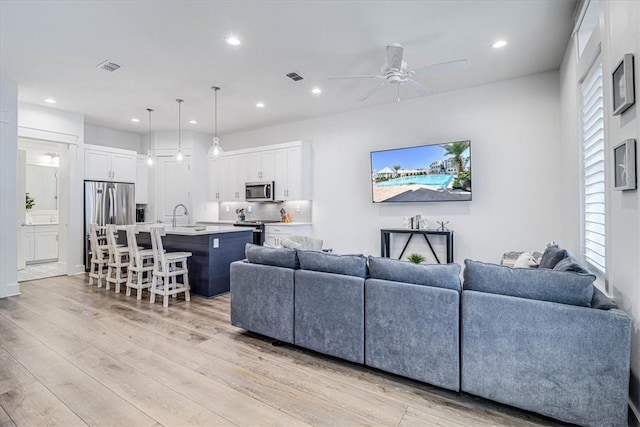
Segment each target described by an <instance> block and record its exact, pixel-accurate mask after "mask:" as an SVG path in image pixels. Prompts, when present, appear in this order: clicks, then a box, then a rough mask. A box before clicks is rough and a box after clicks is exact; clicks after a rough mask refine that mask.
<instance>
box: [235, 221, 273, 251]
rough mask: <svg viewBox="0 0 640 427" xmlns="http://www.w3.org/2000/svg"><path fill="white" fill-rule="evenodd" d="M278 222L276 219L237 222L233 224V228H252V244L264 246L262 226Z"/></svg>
mask: <svg viewBox="0 0 640 427" xmlns="http://www.w3.org/2000/svg"><path fill="white" fill-rule="evenodd" d="M276 222H280V221H278V220H277V219H252V220H248V221H237V222H236V223H235V224H233V225H234V226H235V227H252V228H253V244H254V245H261V246H262V245H264V225H265V224H273V223H276Z"/></svg>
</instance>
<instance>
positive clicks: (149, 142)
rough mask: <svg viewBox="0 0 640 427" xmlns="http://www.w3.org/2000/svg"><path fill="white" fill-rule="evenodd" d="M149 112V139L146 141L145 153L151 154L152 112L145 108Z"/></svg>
mask: <svg viewBox="0 0 640 427" xmlns="http://www.w3.org/2000/svg"><path fill="white" fill-rule="evenodd" d="M147 111H148V112H149V139H148V148H147V151H148V152H151V112H152V111H153V110H152V109H151V108H147Z"/></svg>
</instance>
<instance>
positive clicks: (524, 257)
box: [513, 252, 538, 268]
mask: <svg viewBox="0 0 640 427" xmlns="http://www.w3.org/2000/svg"><path fill="white" fill-rule="evenodd" d="M537 266H538V263H537V262H536V259H535V258H534V256H533V254H532V253H531V252H523V253H521V254H520V256H519V257H518V259H516V262H514V263H513V268H535V267H537Z"/></svg>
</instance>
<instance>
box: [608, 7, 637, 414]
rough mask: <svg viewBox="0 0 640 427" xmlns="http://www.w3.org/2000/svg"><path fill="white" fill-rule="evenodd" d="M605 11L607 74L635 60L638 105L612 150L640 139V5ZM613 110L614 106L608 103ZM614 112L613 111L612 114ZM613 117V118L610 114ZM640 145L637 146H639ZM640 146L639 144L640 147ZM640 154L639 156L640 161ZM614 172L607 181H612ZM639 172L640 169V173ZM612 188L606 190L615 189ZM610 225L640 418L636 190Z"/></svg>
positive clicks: (614, 211) (619, 124)
mask: <svg viewBox="0 0 640 427" xmlns="http://www.w3.org/2000/svg"><path fill="white" fill-rule="evenodd" d="M601 4H603V6H604V23H605V30H604V31H603V34H604V37H603V44H604V46H603V54H604V67H603V68H604V70H605V71H604V73H605V76H610V75H611V73H612V72H613V70H614V69H615V68H616V66H617V65H618V63H619V62H620V60H621V59H622V55H623V54H625V53H633V54H634V55H635V93H636V103H635V104H634V105H633V106H631V107H630V108H629V109H628V110H627V111H625V113H624V114H622V115H620V116H611V117H610V120H609V129H608V130H606V134H607V140H606V145H607V150H608V152H609V153H611V152H612V151H611V150H612V147H613V146H614V145H616V144H618V143H619V142H621V141H623V140H625V139H627V138H633V139H636V140H640V118H639V117H638V115H639V114H640V108H638V103H639V102H640V99H639V98H640V90H639V88H640V25H638V23H639V22H640V2H638V1H616V2H601ZM604 81H605V92H604V95H605V98H606V99H609V100H610V99H611V93H612V87H611V86H612V83H611V78H605V80H604ZM609 105H610V104H609ZM609 111H611V109H609ZM609 114H610V113H609ZM636 144H638V141H637V142H636ZM636 147H640V145H636ZM637 161H638V155H637V151H636V162H637ZM612 170H613V169H611V173H610V174H609V175H608V176H607V178H608V179H609V182H610V183H612V182H613V172H612ZM639 170H640V169H639ZM612 187H613V185H612V184H609V185H608V186H607V188H608V190H611V188H612ZM608 201H609V205H610V206H609V211H608V213H609V216H608V221H609V223H610V226H609V229H608V232H609V236H608V237H607V240H608V244H607V251H608V253H607V262H608V269H609V274H608V276H609V287H610V289H611V293H612V295H613V297H614V299H615V300H616V302H618V304H619V305H620V306H621V307H622V308H623V309H624V310H625V311H626V312H627V313H629V314H630V315H631V316H632V318H633V331H632V341H631V343H632V344H631V372H632V375H631V387H630V399H631V403H632V405H633V406H634V409H635V411H636V417H640V194H639V190H635V191H624V192H623V191H611V194H610V198H609V199H608Z"/></svg>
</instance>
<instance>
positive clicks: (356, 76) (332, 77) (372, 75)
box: [327, 74, 384, 80]
mask: <svg viewBox="0 0 640 427" xmlns="http://www.w3.org/2000/svg"><path fill="white" fill-rule="evenodd" d="M327 79H329V80H338V79H384V76H378V75H375V74H358V75H353V76H331V77H327Z"/></svg>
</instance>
